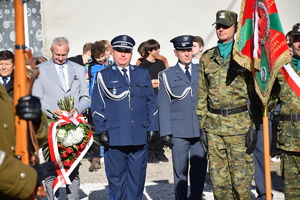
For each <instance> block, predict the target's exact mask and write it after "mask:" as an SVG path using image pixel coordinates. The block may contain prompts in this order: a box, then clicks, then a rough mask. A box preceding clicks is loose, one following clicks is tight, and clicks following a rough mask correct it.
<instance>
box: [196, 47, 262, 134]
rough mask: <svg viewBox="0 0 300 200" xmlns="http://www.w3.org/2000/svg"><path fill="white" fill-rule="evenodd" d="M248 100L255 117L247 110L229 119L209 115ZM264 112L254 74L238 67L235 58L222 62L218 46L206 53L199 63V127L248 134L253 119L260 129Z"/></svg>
mask: <svg viewBox="0 0 300 200" xmlns="http://www.w3.org/2000/svg"><path fill="white" fill-rule="evenodd" d="M249 101H250V102H251V104H250V110H251V113H252V117H251V116H250V112H248V111H244V112H241V113H236V114H232V115H228V116H227V117H226V116H222V115H220V114H213V113H211V112H209V108H214V109H221V108H236V107H240V106H243V105H246V104H248V103H249ZM261 113H262V106H261V101H260V99H259V98H258V96H257V95H256V93H255V90H254V84H253V76H252V74H251V72H250V71H248V70H247V69H245V68H243V67H241V66H240V65H238V64H237V63H236V62H235V61H234V60H233V59H232V55H228V57H227V58H226V60H224V61H223V58H222V57H221V56H220V54H219V50H218V48H217V47H213V48H211V49H209V50H207V51H206V52H205V53H204V54H203V55H202V57H201V59H200V63H199V90H198V104H197V115H198V118H199V120H200V126H201V127H202V128H205V129H206V130H207V131H208V132H209V133H213V134H218V135H224V136H225V135H240V134H245V133H246V132H247V130H248V128H249V126H252V125H253V122H252V120H251V118H252V119H256V121H255V126H256V127H259V124H260V120H261Z"/></svg>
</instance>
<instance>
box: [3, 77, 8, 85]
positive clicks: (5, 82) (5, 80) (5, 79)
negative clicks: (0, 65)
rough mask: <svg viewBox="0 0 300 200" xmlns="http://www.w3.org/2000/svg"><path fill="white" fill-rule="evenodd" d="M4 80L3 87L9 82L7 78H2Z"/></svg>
mask: <svg viewBox="0 0 300 200" xmlns="http://www.w3.org/2000/svg"><path fill="white" fill-rule="evenodd" d="M2 80H3V85H4V86H6V84H7V80H8V79H7V77H2Z"/></svg>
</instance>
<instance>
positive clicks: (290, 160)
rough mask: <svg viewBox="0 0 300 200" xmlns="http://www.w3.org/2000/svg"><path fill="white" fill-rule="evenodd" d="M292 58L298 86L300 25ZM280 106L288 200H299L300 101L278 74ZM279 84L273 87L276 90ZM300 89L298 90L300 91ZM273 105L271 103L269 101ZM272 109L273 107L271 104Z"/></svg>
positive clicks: (280, 141) (296, 28) (279, 139)
mask: <svg viewBox="0 0 300 200" xmlns="http://www.w3.org/2000/svg"><path fill="white" fill-rule="evenodd" d="M292 37H293V38H292V45H291V46H292V50H293V58H292V61H291V62H290V63H289V64H290V65H289V66H285V67H289V68H290V70H291V71H293V72H295V73H296V77H297V78H298V80H296V82H298V83H299V80H300V78H299V76H300V23H297V24H295V25H294V26H293V30H292ZM277 78H278V82H279V85H278V86H279V87H278V88H277V96H276V97H277V98H276V101H277V104H278V103H280V104H281V107H280V114H279V115H278V116H277V117H278V119H279V124H278V132H277V147H278V148H279V149H281V151H282V153H281V170H282V176H283V179H284V194H285V199H286V200H294V199H300V98H299V96H297V94H296V93H295V92H294V91H293V90H292V89H291V87H290V86H289V84H288V83H287V82H286V80H285V79H284V77H283V75H282V73H279V74H278V75H277ZM275 86H276V85H274V87H275ZM298 90H299V89H298ZM270 102H272V101H270ZM270 107H272V105H270Z"/></svg>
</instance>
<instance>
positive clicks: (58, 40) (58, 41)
mask: <svg viewBox="0 0 300 200" xmlns="http://www.w3.org/2000/svg"><path fill="white" fill-rule="evenodd" d="M64 43H67V45H68V47H69V41H68V39H67V38H66V37H56V38H54V39H53V41H52V44H51V47H50V48H51V49H53V46H54V45H58V46H62V44H64Z"/></svg>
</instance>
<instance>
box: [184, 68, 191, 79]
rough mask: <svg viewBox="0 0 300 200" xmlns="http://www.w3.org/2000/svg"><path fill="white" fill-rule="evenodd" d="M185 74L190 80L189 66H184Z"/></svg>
mask: <svg viewBox="0 0 300 200" xmlns="http://www.w3.org/2000/svg"><path fill="white" fill-rule="evenodd" d="M185 74H186V76H187V77H188V78H189V80H191V74H190V72H189V66H185Z"/></svg>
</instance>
